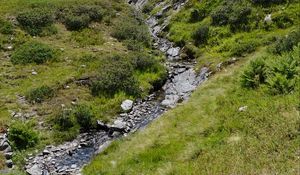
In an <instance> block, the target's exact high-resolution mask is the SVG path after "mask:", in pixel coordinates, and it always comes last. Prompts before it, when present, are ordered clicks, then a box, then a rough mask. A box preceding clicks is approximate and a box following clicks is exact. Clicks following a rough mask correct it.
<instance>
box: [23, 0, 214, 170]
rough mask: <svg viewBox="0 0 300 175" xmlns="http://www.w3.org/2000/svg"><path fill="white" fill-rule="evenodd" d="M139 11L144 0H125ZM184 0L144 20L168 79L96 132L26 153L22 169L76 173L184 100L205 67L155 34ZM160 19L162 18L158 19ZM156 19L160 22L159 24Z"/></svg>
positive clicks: (203, 76)
mask: <svg viewBox="0 0 300 175" xmlns="http://www.w3.org/2000/svg"><path fill="white" fill-rule="evenodd" d="M128 2H129V3H130V4H131V5H132V6H134V8H136V9H137V10H139V9H140V8H141V7H142V6H143V5H144V4H145V3H146V2H147V1H146V0H130V1H128ZM185 3H186V0H182V1H180V2H177V3H175V4H168V3H164V2H162V3H158V4H157V6H160V7H161V11H159V12H158V13H157V14H155V15H153V16H150V17H149V18H148V19H147V20H146V23H147V25H148V26H149V29H150V32H151V35H152V37H153V40H154V45H153V46H154V47H155V48H156V49H158V50H160V51H161V52H163V53H165V55H166V63H165V66H166V67H167V70H168V80H167V81H166V83H165V85H164V86H163V87H162V88H161V90H159V91H157V92H154V93H152V94H150V95H149V96H148V97H147V98H145V99H143V100H137V101H135V102H134V104H133V107H132V109H131V111H130V112H128V113H122V114H120V115H119V116H118V117H117V118H116V120H115V121H114V122H113V124H112V125H107V124H104V123H102V122H100V121H98V127H99V128H98V131H97V132H93V133H83V134H80V135H79V136H78V137H77V138H76V139H75V140H73V141H71V142H66V143H64V144H61V145H58V146H53V145H49V146H46V148H45V149H44V150H43V151H42V152H40V153H38V154H37V155H29V157H28V158H27V159H26V165H25V170H26V172H27V173H28V174H30V175H49V174H52V175H74V174H80V171H81V169H82V167H83V166H84V165H86V164H88V163H89V162H90V161H91V159H92V158H93V156H95V155H96V154H99V153H100V152H101V151H103V150H104V149H105V148H106V147H107V146H109V144H110V143H111V142H112V141H113V140H115V139H119V138H121V137H126V136H127V135H130V133H133V132H136V131H137V130H139V129H143V128H144V127H145V126H147V124H149V123H150V122H151V121H153V120H154V119H156V118H157V117H159V116H161V115H162V114H163V113H164V112H166V111H167V110H168V109H170V108H174V107H176V104H178V103H180V102H182V101H185V100H187V99H188V98H189V97H190V95H191V93H192V92H193V91H194V90H195V89H196V88H197V86H199V85H200V84H201V83H202V82H204V81H205V80H206V79H207V76H208V71H209V70H208V68H205V67H204V68H202V69H201V70H200V73H196V71H194V69H193V68H194V66H195V60H182V59H181V57H180V53H181V48H179V47H175V45H174V44H173V43H172V42H170V41H169V40H167V39H165V38H161V37H160V36H159V35H158V34H159V33H160V32H161V31H162V30H163V29H164V28H165V27H166V26H167V24H168V22H169V20H170V17H164V16H165V15H164V14H165V13H166V12H168V11H169V10H171V9H173V11H175V12H176V11H179V9H180V8H181V7H182V6H184V4H185ZM161 18H163V19H161ZM159 21H163V23H162V24H159Z"/></svg>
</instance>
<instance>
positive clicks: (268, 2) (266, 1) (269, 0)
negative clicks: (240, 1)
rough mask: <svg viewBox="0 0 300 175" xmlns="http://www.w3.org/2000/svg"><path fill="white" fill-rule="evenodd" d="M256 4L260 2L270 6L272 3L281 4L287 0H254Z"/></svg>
mask: <svg viewBox="0 0 300 175" xmlns="http://www.w3.org/2000/svg"><path fill="white" fill-rule="evenodd" d="M252 2H253V3H254V4H260V5H264V6H268V5H271V4H281V3H285V2H287V1H286V0H252Z"/></svg>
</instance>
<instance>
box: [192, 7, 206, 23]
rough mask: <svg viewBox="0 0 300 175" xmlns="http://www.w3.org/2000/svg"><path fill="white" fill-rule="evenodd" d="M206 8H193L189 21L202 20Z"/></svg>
mask: <svg viewBox="0 0 300 175" xmlns="http://www.w3.org/2000/svg"><path fill="white" fill-rule="evenodd" d="M206 15H207V14H206V10H204V9H193V10H192V11H191V14H190V20H189V21H190V22H198V21H202V20H203V19H204V18H205V17H206Z"/></svg>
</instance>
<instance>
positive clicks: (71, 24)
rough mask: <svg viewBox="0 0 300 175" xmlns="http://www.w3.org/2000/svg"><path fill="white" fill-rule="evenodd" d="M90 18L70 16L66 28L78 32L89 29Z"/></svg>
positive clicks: (67, 18) (66, 19)
mask: <svg viewBox="0 0 300 175" xmlns="http://www.w3.org/2000/svg"><path fill="white" fill-rule="evenodd" d="M90 20H91V19H90V17H89V16H88V15H80V16H75V15H68V16H67V17H66V18H65V21H64V23H65V26H66V28H67V29H68V30H74V31H78V30H81V29H84V28H87V27H88V26H89V24H90Z"/></svg>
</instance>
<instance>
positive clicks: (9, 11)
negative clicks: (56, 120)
mask: <svg viewBox="0 0 300 175" xmlns="http://www.w3.org/2000/svg"><path fill="white" fill-rule="evenodd" d="M62 2H63V3H62ZM95 3H97V5H99V6H101V7H103V9H104V10H103V12H104V15H105V17H104V19H103V21H101V22H92V23H91V24H90V26H89V28H88V29H84V30H82V31H77V32H75V31H68V30H67V29H66V27H65V26H64V25H63V23H61V22H60V21H55V24H54V25H53V26H52V27H53V28H52V29H55V32H52V33H51V32H50V33H48V34H47V35H41V36H36V37H32V36H30V35H28V34H27V33H26V31H24V30H22V28H21V27H20V26H18V25H16V26H14V28H13V33H12V34H11V35H10V34H3V33H1V32H0V38H1V39H0V96H1V99H0V105H1V107H0V132H2V131H4V130H5V129H7V128H8V127H9V125H10V124H11V123H12V122H13V121H14V120H18V119H17V118H13V117H11V111H16V112H22V113H31V112H32V111H36V112H37V115H36V116H34V117H32V118H30V119H28V120H29V121H31V122H32V123H34V124H33V126H32V127H33V129H34V130H37V131H38V132H39V142H38V144H37V145H36V146H35V147H32V148H29V149H26V150H24V151H21V152H19V151H16V150H15V153H16V154H14V157H13V160H14V163H15V164H16V165H17V166H18V167H19V168H22V166H23V165H24V158H25V157H26V155H27V154H28V153H34V150H36V149H37V150H41V149H43V148H44V146H45V145H49V144H57V143H60V142H62V141H64V140H63V139H62V138H61V139H56V138H55V137H56V136H57V135H56V133H55V131H52V130H49V129H48V127H52V123H51V122H50V120H51V119H52V118H53V116H54V115H55V114H56V113H57V112H58V111H60V110H61V108H62V105H65V106H66V107H67V108H69V107H73V106H74V105H72V102H73V101H76V103H77V104H84V105H87V106H89V107H90V108H91V111H92V113H93V114H95V119H100V120H103V121H105V122H110V121H111V120H112V119H113V118H114V117H116V116H117V114H118V113H119V112H121V107H120V104H121V103H122V101H123V100H125V99H128V98H130V99H133V97H131V96H129V95H127V94H125V93H123V92H119V93H117V94H115V95H114V96H112V97H110V98H106V97H94V96H92V95H91V91H90V88H89V87H88V86H81V85H78V84H76V83H75V81H74V80H76V79H79V78H82V77H92V78H93V77H96V76H97V74H98V73H99V71H101V70H99V67H100V66H101V65H103V64H104V62H108V60H107V59H109V58H111V55H121V56H122V57H127V56H128V57H129V56H130V55H132V52H131V51H130V50H128V49H127V48H126V44H124V43H122V42H119V41H118V40H117V39H115V38H113V37H112V36H111V32H112V31H113V29H114V28H115V24H116V23H118V21H120V20H121V19H120V17H119V16H121V17H124V18H125V17H128V18H132V11H131V10H130V8H129V7H128V6H126V5H125V2H120V1H118V0H114V1H110V0H103V1H101V2H99V1H95V0H82V1H80V2H79V1H76V0H67V1H62V0H33V1H31V0H25V1H21V0H12V1H4V0H0V14H1V20H2V19H3V20H5V21H9V19H10V17H16V16H17V15H18V14H19V13H20V12H23V11H26V10H27V9H30V8H32V7H36V6H38V7H44V8H50V10H52V11H55V10H57V8H63V7H68V6H78V5H88V4H95ZM116 13H118V14H119V16H117V15H116ZM52 29H51V30H52ZM11 36H12V38H13V40H10V38H11ZM27 41H34V42H40V43H42V44H45V45H48V46H51V48H53V49H54V50H55V51H56V52H57V54H55V56H54V57H55V58H54V60H55V61H49V62H44V63H42V64H35V63H29V64H26V65H14V64H12V62H11V60H10V59H9V58H8V57H7V55H11V54H12V53H14V52H15V50H17V49H18V48H20V47H21V45H22V44H23V43H25V42H27ZM7 46H13V49H12V50H7V49H5V48H6V47H7ZM142 47H143V49H142V50H141V51H140V52H145V53H148V52H150V51H151V48H146V47H145V46H142ZM144 47H145V48H144ZM155 59H157V60H158V62H161V61H162V60H160V58H158V57H157V58H155ZM34 71H35V72H37V75H33V74H32V72H34ZM162 72H164V70H163V69H161V70H159V71H157V72H154V71H142V72H141V71H140V70H135V72H134V76H135V77H136V78H137V80H138V83H139V84H138V86H139V88H140V89H142V96H145V95H147V94H148V93H149V91H150V89H151V86H152V85H151V81H155V80H158V79H159V78H161V77H160V74H161V73H162ZM146 76H148V78H146ZM41 86H48V87H50V88H52V89H53V90H54V91H55V94H54V95H53V96H51V97H49V98H45V99H44V100H43V102H41V103H30V102H29V101H28V100H27V101H25V103H24V102H22V101H20V99H19V97H18V96H19V95H20V96H25V95H27V94H28V93H29V92H31V91H32V90H34V89H36V88H39V87H41ZM67 86H68V88H66V87H67ZM41 122H42V123H44V124H43V125H44V126H45V127H41V126H39V123H41ZM0 164H1V163H0ZM1 168H2V167H0V169H1ZM17 174H18V173H17Z"/></svg>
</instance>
